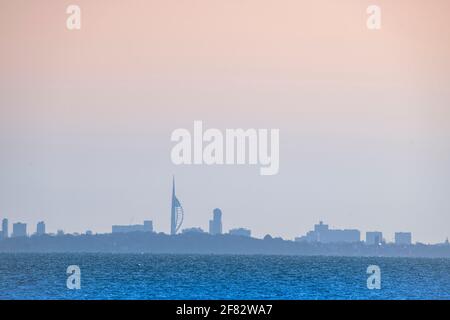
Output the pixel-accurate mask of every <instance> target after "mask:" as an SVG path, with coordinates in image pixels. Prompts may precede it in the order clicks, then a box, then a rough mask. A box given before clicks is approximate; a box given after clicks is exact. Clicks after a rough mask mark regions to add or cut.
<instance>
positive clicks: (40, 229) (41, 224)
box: [36, 221, 45, 236]
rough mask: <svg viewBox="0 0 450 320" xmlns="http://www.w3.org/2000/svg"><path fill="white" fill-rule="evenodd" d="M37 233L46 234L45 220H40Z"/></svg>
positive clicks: (39, 234)
mask: <svg viewBox="0 0 450 320" xmlns="http://www.w3.org/2000/svg"><path fill="white" fill-rule="evenodd" d="M36 234H37V235H38V236H42V235H44V234H45V223H44V221H40V222H38V224H37V226H36Z"/></svg>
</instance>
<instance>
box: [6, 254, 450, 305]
mask: <svg viewBox="0 0 450 320" xmlns="http://www.w3.org/2000/svg"><path fill="white" fill-rule="evenodd" d="M70 266H76V267H75V269H74V268H73V267H70ZM369 266H376V268H375V270H377V271H376V273H375V274H374V273H371V272H369V273H368V267H369ZM69 267H70V268H69ZM68 268H69V271H70V272H71V273H67V271H68ZM74 270H76V271H74ZM373 270H374V269H373V267H371V268H369V271H373ZM78 271H79V273H78ZM374 276H376V277H378V278H377V279H375V280H376V281H374V279H373V277H374ZM368 279H369V281H368ZM68 280H69V281H68ZM377 281H378V282H377ZM68 282H69V285H68ZM368 282H369V285H368ZM376 283H378V284H379V286H375V288H374V284H376ZM74 284H79V289H76V287H77V286H76V285H74ZM74 287H75V288H74ZM377 287H378V288H377ZM0 299H26V300H28V299H38V300H44V299H76V300H85V299H88V300H98V299H108V300H109V299H138V300H152V299H158V300H160V299H175V300H180V299H244V300H246V299H268V300H272V299H277V300H278V299H282V300H285V299H287V300H291V299H302V300H305V299H306V300H316V299H326V300H328V299H345V300H348V299H369V300H373V299H376V300H379V299H383V300H384V299H394V300H404V299H440V300H442V299H444V300H449V299H450V259H437V258H436V259H431V258H382V257H372V258H367V257H356V258H355V257H319V256H317V257H310V256H274V255H267V256H265V255H156V254H107V253H101V254H88V253H86V254H84V253H70V254H69V253H67V254H63V253H61V254H56V253H55V254H31V253H20V254H19V253H18V254H11V253H0Z"/></svg>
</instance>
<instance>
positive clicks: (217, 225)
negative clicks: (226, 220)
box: [209, 208, 222, 235]
mask: <svg viewBox="0 0 450 320" xmlns="http://www.w3.org/2000/svg"><path fill="white" fill-rule="evenodd" d="M209 233H210V234H213V235H214V234H222V210H220V209H219V208H216V209H214V210H213V219H212V220H209Z"/></svg>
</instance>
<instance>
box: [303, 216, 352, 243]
mask: <svg viewBox="0 0 450 320" xmlns="http://www.w3.org/2000/svg"><path fill="white" fill-rule="evenodd" d="M295 240H296V241H306V242H320V243H353V242H359V241H361V233H360V231H359V230H356V229H344V230H340V229H329V227H328V225H327V224H324V223H323V222H322V221H320V222H319V224H316V225H314V230H312V231H309V232H308V233H307V234H306V236H303V237H298V238H295Z"/></svg>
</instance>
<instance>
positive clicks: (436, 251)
mask: <svg viewBox="0 0 450 320" xmlns="http://www.w3.org/2000/svg"><path fill="white" fill-rule="evenodd" d="M0 253H137V254H140V253H154V254H217V255H224V254H226V255H292V256H336V257H422V258H450V246H449V245H425V244H413V245H395V244H383V245H366V244H364V243H363V242H357V243H310V242H296V241H291V240H283V239H281V238H271V237H266V238H264V239H256V238H251V237H242V236H234V235H210V234H206V233H198V234H197V233H191V234H179V235H175V236H170V235H167V234H163V233H149V232H148V233H146V232H133V233H123V234H96V235H58V236H53V235H42V236H31V237H20V238H8V239H3V240H1V241H0Z"/></svg>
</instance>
